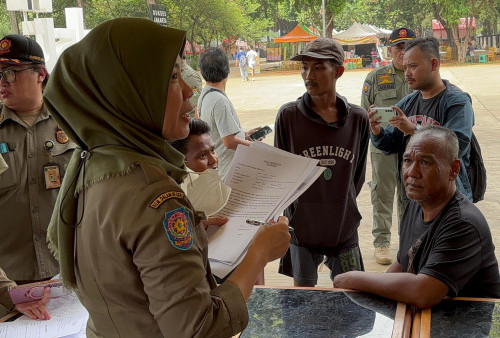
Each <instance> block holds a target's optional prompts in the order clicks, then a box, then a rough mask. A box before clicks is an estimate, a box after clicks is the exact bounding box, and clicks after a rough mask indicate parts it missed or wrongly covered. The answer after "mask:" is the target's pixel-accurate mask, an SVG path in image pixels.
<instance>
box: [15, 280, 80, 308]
mask: <svg viewBox="0 0 500 338" xmlns="http://www.w3.org/2000/svg"><path fill="white" fill-rule="evenodd" d="M46 287H49V288H50V298H56V297H60V296H63V295H67V294H69V293H70V290H69V289H66V288H65V287H64V286H63V283H62V281H61V280H60V279H54V280H48V281H43V282H36V283H30V284H23V285H17V286H14V287H11V288H10V289H9V295H10V298H11V299H12V303H14V304H21V303H27V302H33V301H36V300H40V299H42V297H43V289H44V288H46Z"/></svg>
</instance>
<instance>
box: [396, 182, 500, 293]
mask: <svg viewBox="0 0 500 338" xmlns="http://www.w3.org/2000/svg"><path fill="white" fill-rule="evenodd" d="M398 262H399V263H400V264H401V266H402V268H403V271H404V272H411V273H414V274H420V273H422V274H426V275H429V276H431V277H434V278H436V279H438V280H440V281H441V282H443V283H444V284H446V286H448V288H449V291H448V296H450V297H456V296H461V297H493V298H499V297H500V275H499V272H498V261H497V259H496V257H495V246H494V245H493V242H492V238H491V232H490V229H489V226H488V223H487V222H486V219H485V218H484V217H483V215H482V214H481V212H480V211H479V209H478V208H477V207H476V206H475V205H474V204H472V202H471V201H469V200H468V199H467V197H465V196H464V195H463V194H462V193H460V192H458V191H457V192H456V193H455V195H454V196H453V198H452V199H451V200H450V201H449V202H448V204H447V205H446V206H445V207H444V208H443V210H442V211H441V212H440V213H439V215H438V216H436V218H434V219H433V220H432V221H430V222H424V220H423V213H422V208H421V207H420V205H419V204H418V203H417V202H415V201H411V202H410V204H409V205H408V207H407V209H406V212H405V214H404V216H403V219H402V221H401V232H400V244H399V252H398Z"/></svg>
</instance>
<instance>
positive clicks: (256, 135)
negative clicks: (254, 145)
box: [249, 126, 273, 141]
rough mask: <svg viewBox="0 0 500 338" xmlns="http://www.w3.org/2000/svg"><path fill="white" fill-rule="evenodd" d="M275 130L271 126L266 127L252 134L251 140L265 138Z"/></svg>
mask: <svg viewBox="0 0 500 338" xmlns="http://www.w3.org/2000/svg"><path fill="white" fill-rule="evenodd" d="M272 131H273V130H272V129H271V127H269V126H264V127H262V128H261V129H259V130H257V131H256V132H255V133H253V134H250V136H249V137H250V139H251V140H254V141H255V140H258V139H260V138H262V137H265V136H266V135H267V134H269V133H271V132H272Z"/></svg>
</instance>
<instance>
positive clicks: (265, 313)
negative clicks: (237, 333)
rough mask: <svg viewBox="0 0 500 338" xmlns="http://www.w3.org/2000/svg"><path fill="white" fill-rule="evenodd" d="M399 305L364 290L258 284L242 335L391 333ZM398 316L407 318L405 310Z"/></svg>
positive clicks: (368, 335)
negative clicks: (265, 286)
mask: <svg viewBox="0 0 500 338" xmlns="http://www.w3.org/2000/svg"><path fill="white" fill-rule="evenodd" d="M397 308H398V303H397V302H396V301H392V300H388V299H384V298H380V297H377V296H373V295H368V294H364V293H360V292H352V291H346V292H342V291H338V290H324V289H309V288H286V289H285V288H284V289H278V288H255V289H254V290H253V292H252V295H251V296H250V299H249V301H248V314H249V324H248V327H247V328H246V329H245V330H244V331H243V333H242V334H241V337H308V338H315V337H362V336H364V335H366V336H367V337H391V336H392V334H393V329H394V328H395V320H396V312H397ZM399 313H401V312H400V311H398V314H399ZM397 318H398V321H400V319H399V318H401V320H402V321H404V310H403V316H399V315H398V316H397ZM398 325H399V324H398ZM401 325H402V324H401Z"/></svg>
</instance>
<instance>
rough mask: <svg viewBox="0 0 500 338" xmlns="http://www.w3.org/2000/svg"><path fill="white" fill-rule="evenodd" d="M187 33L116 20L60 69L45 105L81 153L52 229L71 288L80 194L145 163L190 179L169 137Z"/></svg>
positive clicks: (67, 55) (69, 53)
mask: <svg viewBox="0 0 500 338" xmlns="http://www.w3.org/2000/svg"><path fill="white" fill-rule="evenodd" d="M184 35H185V32H183V31H180V30H176V29H172V28H166V27H163V26H160V25H158V24H156V23H153V22H152V21H149V20H145V19H131V18H130V19H115V20H111V21H108V22H105V23H103V24H101V25H99V26H98V27H96V28H94V29H93V30H92V31H91V32H90V33H89V34H88V35H87V36H86V37H85V38H84V39H83V40H81V41H80V42H79V43H77V44H75V45H73V46H71V47H69V48H68V49H66V50H65V51H64V53H63V54H62V55H61V57H60V58H59V60H58V62H57V64H56V66H55V68H54V71H53V73H52V76H51V78H50V80H49V83H48V84H47V88H46V89H45V93H44V102H45V105H46V107H47V108H48V110H49V111H50V112H51V114H52V116H53V117H54V119H55V120H56V121H57V123H58V124H59V126H60V127H61V128H62V129H63V130H64V131H65V132H66V134H68V136H69V137H70V138H71V139H72V140H73V141H74V142H76V143H77V144H78V146H79V148H81V149H77V150H75V152H74V153H73V157H72V159H71V161H70V163H69V165H68V168H67V171H66V174H65V177H64V181H63V183H62V186H61V188H60V193H59V195H58V197H57V201H56V205H55V207H54V212H53V214H52V219H51V222H50V226H49V229H48V239H49V247H50V248H51V249H52V251H53V252H54V254H55V256H56V258H57V259H58V260H59V264H60V268H61V277H62V279H63V281H64V283H65V284H66V285H67V286H75V285H76V279H75V272H74V257H73V255H74V238H75V227H76V226H78V224H79V219H80V218H81V216H82V215H81V213H80V214H77V201H78V193H80V192H82V191H84V189H86V188H88V187H89V186H91V185H92V184H94V183H96V182H99V181H101V180H104V179H107V178H110V177H115V176H123V175H126V174H127V173H129V172H130V171H131V170H132V169H133V168H134V167H135V166H136V165H137V164H138V163H141V162H142V163H144V162H147V163H150V164H152V165H155V166H158V167H161V168H163V169H164V170H165V171H168V172H169V174H170V176H171V177H172V178H174V179H175V180H176V181H177V182H179V183H180V182H181V181H182V180H183V179H184V177H185V176H186V171H185V167H184V163H183V162H184V157H183V155H182V154H181V153H179V152H178V151H177V150H175V149H174V148H173V147H172V146H170V145H169V144H168V143H167V142H166V141H165V140H163V138H162V136H161V131H162V127H163V120H164V116H165V106H166V100H167V94H168V93H167V91H168V87H169V83H170V78H171V75H172V71H173V68H174V65H175V62H176V58H177V56H178V55H179V52H180V51H182V47H183V46H184ZM145 55H147V58H146V57H145ZM83 212H84V210H83Z"/></svg>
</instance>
